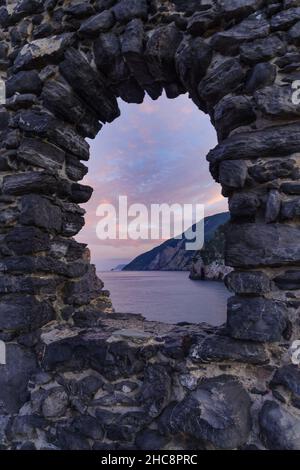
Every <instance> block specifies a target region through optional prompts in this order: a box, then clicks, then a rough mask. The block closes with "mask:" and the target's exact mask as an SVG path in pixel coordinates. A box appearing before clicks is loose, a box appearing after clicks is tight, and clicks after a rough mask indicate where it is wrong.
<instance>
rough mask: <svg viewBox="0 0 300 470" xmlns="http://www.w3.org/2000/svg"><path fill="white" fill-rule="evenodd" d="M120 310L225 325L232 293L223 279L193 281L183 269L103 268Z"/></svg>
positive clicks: (175, 320)
mask: <svg viewBox="0 0 300 470" xmlns="http://www.w3.org/2000/svg"><path fill="white" fill-rule="evenodd" d="M98 275H99V277H100V278H101V279H102V280H103V281H104V283H105V288H106V289H108V290H109V291H110V293H111V298H112V302H113V306H114V308H115V310H116V311H118V312H124V313H140V314H142V315H143V316H144V317H145V318H147V319H148V320H152V321H160V322H165V323H172V324H176V323H181V322H188V323H202V322H206V323H209V324H211V325H214V326H217V325H221V324H223V323H224V322H225V320H226V304H227V299H228V297H229V296H230V293H229V292H228V291H227V289H226V287H225V286H224V284H223V283H222V282H217V281H191V280H190V279H189V273H188V272H183V271H178V272H177V271H143V272H134V271H120V272H117V271H110V272H99V273H98Z"/></svg>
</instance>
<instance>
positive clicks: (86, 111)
mask: <svg viewBox="0 0 300 470" xmlns="http://www.w3.org/2000/svg"><path fill="white" fill-rule="evenodd" d="M0 25H1V31H0V67H1V76H2V77H3V76H4V77H5V79H6V89H7V100H6V105H5V106H2V107H1V108H0V206H1V213H0V332H1V335H0V339H1V340H3V341H5V342H6V345H7V364H6V365H0V442H1V447H2V448H3V449H300V368H298V366H297V365H293V364H292V362H291V358H290V355H289V347H290V345H291V342H292V341H293V340H295V339H300V331H299V330H300V328H299V326H300V325H299V307H300V303H299V301H300V225H299V217H300V126H299V119H300V105H297V104H295V103H294V102H293V100H292V93H293V89H292V85H293V83H294V82H295V81H296V80H299V79H300V1H299V0H284V1H283V0H282V1H280V0H274V1H272V0H267V1H265V0H189V1H185V0H173V1H172V2H171V1H168V0H165V1H163V0H118V1H117V0H90V1H89V0H82V1H80V0H78V1H77V0H73V1H70V0H20V1H9V0H7V1H3V0H0ZM163 90H165V92H166V94H167V96H168V97H169V98H175V97H177V96H178V95H179V94H182V93H186V92H188V93H189V95H190V98H191V99H192V100H193V102H194V103H195V105H196V106H197V107H198V108H199V109H201V110H202V111H204V112H206V113H208V114H209V115H210V117H211V121H212V123H213V125H214V126H215V128H216V131H217V134H218V140H219V144H218V145H217V147H216V148H215V149H213V150H211V152H210V153H209V155H208V157H207V158H208V161H209V164H210V169H211V173H212V175H213V177H214V178H215V180H216V181H218V182H220V183H221V185H222V188H223V189H222V190H223V194H224V195H225V196H226V197H228V198H229V206H230V213H231V225H230V231H229V234H228V236H227V238H228V239H227V248H226V261H227V264H228V265H229V266H232V267H234V268H235V270H234V271H233V272H232V273H231V274H229V275H228V277H227V279H226V284H227V286H228V288H229V289H230V290H231V291H232V292H233V294H234V296H233V297H231V298H230V300H229V302H228V315H227V323H226V325H224V326H223V327H221V328H212V327H209V326H205V325H176V326H174V325H173V326H172V325H164V324H156V323H151V322H147V321H145V320H144V319H143V318H142V317H140V316H134V315H130V314H128V315H125V314H118V313H114V311H113V308H112V305H111V302H110V299H109V294H108V292H107V291H105V290H104V286H103V283H102V282H101V280H99V279H98V278H97V276H96V274H95V268H94V266H92V265H91V264H90V260H89V251H88V249H87V247H86V245H84V244H80V243H77V242H76V241H75V240H74V239H73V238H72V237H73V236H74V235H76V234H77V233H78V232H79V231H80V229H81V228H82V226H83V224H84V211H83V209H82V208H80V206H79V204H81V203H84V202H86V201H88V199H89V198H90V196H91V194H92V188H90V187H88V186H84V185H82V184H80V183H78V181H80V180H81V179H82V178H83V176H84V175H85V174H86V172H87V169H86V166H85V164H84V162H85V161H87V160H88V158H89V146H88V144H87V142H86V140H85V139H86V138H87V137H89V138H93V137H95V136H96V135H97V134H98V132H99V131H100V132H101V127H102V125H104V124H105V123H106V122H112V121H113V120H114V119H116V118H117V117H118V116H119V109H118V104H117V97H121V98H122V99H123V100H125V101H127V102H129V103H141V102H142V101H143V98H144V95H145V92H146V93H148V95H150V96H151V97H152V98H153V99H157V98H158V97H159V96H160V95H161V93H162V91H163ZM199 132H201V129H199ZM199 164H201V162H199ZM202 164H205V162H203V163H202ZM200 183H201V182H200V181H199V185H200ZM199 300H200V299H199Z"/></svg>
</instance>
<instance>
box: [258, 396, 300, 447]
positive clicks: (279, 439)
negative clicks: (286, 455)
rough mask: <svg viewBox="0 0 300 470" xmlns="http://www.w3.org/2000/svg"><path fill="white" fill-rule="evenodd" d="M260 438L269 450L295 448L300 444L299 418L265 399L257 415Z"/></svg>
mask: <svg viewBox="0 0 300 470" xmlns="http://www.w3.org/2000/svg"><path fill="white" fill-rule="evenodd" d="M259 424H260V430H261V435H262V439H263V441H264V443H265V445H266V447H267V448H268V449H271V450H296V449H299V446H300V441H299V439H300V420H299V418H298V417H296V416H293V415H292V414H291V413H289V412H288V411H286V410H285V409H284V408H283V407H281V406H280V405H278V403H276V402H275V401H266V402H265V404H264V406H263V408H262V410H261V412H260V416H259Z"/></svg>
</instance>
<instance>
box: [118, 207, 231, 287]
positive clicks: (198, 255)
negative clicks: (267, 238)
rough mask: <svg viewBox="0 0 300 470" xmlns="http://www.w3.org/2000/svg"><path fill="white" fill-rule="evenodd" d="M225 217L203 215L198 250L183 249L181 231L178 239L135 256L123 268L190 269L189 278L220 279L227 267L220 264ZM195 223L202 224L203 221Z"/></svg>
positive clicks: (129, 269)
mask: <svg viewBox="0 0 300 470" xmlns="http://www.w3.org/2000/svg"><path fill="white" fill-rule="evenodd" d="M228 219H229V213H228V212H222V213H220V214H215V215H213V216H209V217H205V219H204V239H205V244H204V247H203V249H202V250H200V251H199V252H198V251H193V250H186V249H185V243H186V241H187V239H186V235H185V233H183V234H182V236H181V239H176V238H171V239H170V240H167V241H165V242H164V243H162V244H161V245H159V246H157V247H155V248H153V249H152V250H150V251H148V252H146V253H143V254H141V255H139V256H138V257H136V258H135V259H134V260H133V261H131V263H129V264H128V265H127V266H125V267H124V268H123V270H124V271H191V275H190V277H191V279H222V278H223V275H222V273H223V272H225V271H226V269H228V268H226V267H225V265H224V233H223V230H221V227H223V225H224V224H225V223H226V222H227V221H228ZM198 223H199V224H200V223H203V221H200V222H198ZM193 230H195V226H193Z"/></svg>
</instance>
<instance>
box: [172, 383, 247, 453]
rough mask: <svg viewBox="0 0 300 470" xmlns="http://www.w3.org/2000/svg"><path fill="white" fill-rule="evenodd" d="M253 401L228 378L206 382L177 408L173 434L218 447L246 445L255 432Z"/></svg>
mask: <svg viewBox="0 0 300 470" xmlns="http://www.w3.org/2000/svg"><path fill="white" fill-rule="evenodd" d="M250 405H251V401H250V398H249V396H248V394H247V392H246V391H245V390H244V389H243V387H242V386H241V385H240V384H239V382H237V381H236V380H234V379H233V378H232V377H230V376H228V375H221V376H218V377H214V378H211V379H205V380H203V381H202V382H201V383H200V385H199V386H198V387H197V389H196V390H195V391H194V392H191V393H190V394H189V395H188V396H187V398H186V399H185V400H183V401H182V402H181V403H179V404H178V405H176V406H175V408H174V409H173V412H172V414H171V417H170V426H171V429H172V431H173V432H184V433H186V434H188V435H190V436H191V437H194V438H196V439H199V440H200V441H204V442H206V443H208V444H210V445H212V446H213V447H214V448H221V449H229V448H230V449H234V448H236V447H239V446H240V445H243V444H244V443H245V442H246V441H247V438H248V435H249V433H250V430H251V417H250Z"/></svg>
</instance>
